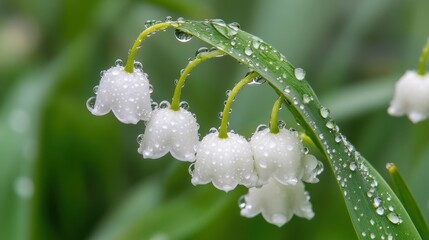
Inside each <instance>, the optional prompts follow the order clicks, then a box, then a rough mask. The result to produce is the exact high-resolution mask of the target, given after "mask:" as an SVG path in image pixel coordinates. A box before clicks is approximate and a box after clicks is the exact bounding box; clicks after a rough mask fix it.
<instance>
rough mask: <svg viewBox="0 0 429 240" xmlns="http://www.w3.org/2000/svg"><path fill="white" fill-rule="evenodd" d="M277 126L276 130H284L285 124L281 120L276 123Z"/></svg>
mask: <svg viewBox="0 0 429 240" xmlns="http://www.w3.org/2000/svg"><path fill="white" fill-rule="evenodd" d="M277 126H278V128H280V129H284V128H286V122H285V121H283V120H279V121H278V122H277Z"/></svg>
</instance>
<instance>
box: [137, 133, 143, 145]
mask: <svg viewBox="0 0 429 240" xmlns="http://www.w3.org/2000/svg"><path fill="white" fill-rule="evenodd" d="M142 141H143V134H139V135H138V136H137V143H138V144H141V143H142Z"/></svg>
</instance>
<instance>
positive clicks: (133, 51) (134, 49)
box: [125, 22, 179, 73]
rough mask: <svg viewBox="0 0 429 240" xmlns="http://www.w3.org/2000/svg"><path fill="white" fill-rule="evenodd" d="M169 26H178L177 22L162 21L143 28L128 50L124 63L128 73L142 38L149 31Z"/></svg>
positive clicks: (149, 32) (132, 70)
mask: <svg viewBox="0 0 429 240" xmlns="http://www.w3.org/2000/svg"><path fill="white" fill-rule="evenodd" d="M170 26H176V27H177V26H179V24H178V23H177V22H162V23H158V24H155V25H153V26H150V27H148V28H147V29H145V30H144V31H143V32H142V33H140V35H139V36H138V37H137V39H136V41H135V42H134V45H133V47H132V48H131V50H130V53H129V54H128V59H127V63H126V65H125V71H126V72H129V73H133V72H134V59H135V57H136V53H137V50H138V49H139V46H140V44H141V43H142V42H143V40H144V39H145V38H146V37H147V36H148V35H149V34H151V33H153V32H156V31H159V30H164V29H166V28H168V27H170Z"/></svg>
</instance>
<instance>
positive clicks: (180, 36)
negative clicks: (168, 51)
mask: <svg viewBox="0 0 429 240" xmlns="http://www.w3.org/2000/svg"><path fill="white" fill-rule="evenodd" d="M174 35H175V36H176V39H177V40H179V42H189V41H190V40H191V39H192V37H193V36H192V35H191V34H189V33H185V32H183V31H180V30H179V29H176V31H175V32H174Z"/></svg>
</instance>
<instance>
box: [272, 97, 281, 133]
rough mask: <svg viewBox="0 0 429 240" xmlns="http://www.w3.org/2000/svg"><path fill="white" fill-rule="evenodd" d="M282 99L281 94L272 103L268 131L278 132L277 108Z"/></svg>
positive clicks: (278, 108)
mask: <svg viewBox="0 0 429 240" xmlns="http://www.w3.org/2000/svg"><path fill="white" fill-rule="evenodd" d="M283 101H284V98H283V96H280V97H279V98H278V99H277V101H276V102H275V103H274V105H273V110H272V111H271V120H270V133H278V132H279V124H278V121H279V110H280V107H281V106H282V104H283Z"/></svg>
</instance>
